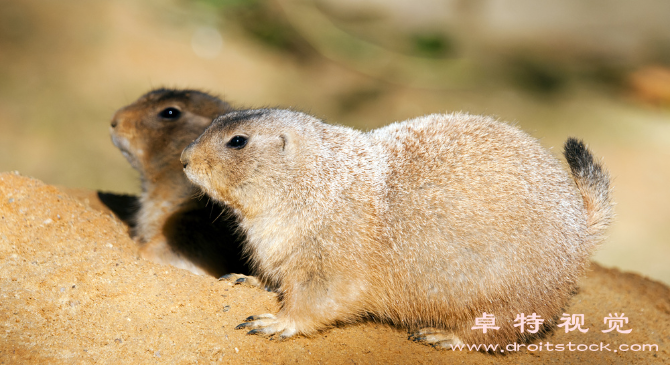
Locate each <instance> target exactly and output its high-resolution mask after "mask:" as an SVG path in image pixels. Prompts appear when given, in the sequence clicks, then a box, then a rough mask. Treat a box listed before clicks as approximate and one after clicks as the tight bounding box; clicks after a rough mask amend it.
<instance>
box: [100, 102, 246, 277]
mask: <svg viewBox="0 0 670 365" xmlns="http://www.w3.org/2000/svg"><path fill="white" fill-rule="evenodd" d="M231 110H233V109H232V107H231V106H230V105H229V104H228V103H226V102H224V101H222V100H220V99H218V98H216V97H214V96H211V95H208V94H206V93H204V92H201V91H196V90H181V89H156V90H152V91H150V92H148V93H146V94H145V95H143V96H141V97H140V98H139V99H138V100H137V101H135V102H133V103H132V104H130V105H128V106H126V107H123V108H121V109H119V110H118V111H117V112H116V113H115V114H114V117H113V118H112V122H111V128H110V132H111V135H112V141H113V142H114V145H115V146H116V147H118V148H119V149H120V150H121V152H122V153H123V155H124V156H125V157H126V159H128V161H129V162H130V164H131V165H132V166H133V167H134V168H135V169H136V170H137V171H139V173H140V176H141V180H142V193H141V196H140V199H139V204H140V206H139V209H138V211H137V213H136V214H135V216H134V217H133V221H134V222H133V223H134V227H133V228H132V230H131V233H132V235H133V236H134V237H135V238H136V239H137V240H138V241H139V243H140V255H141V256H142V257H143V258H145V259H148V260H151V261H154V262H159V263H163V264H169V265H173V266H176V267H179V268H183V269H187V270H190V271H191V272H194V273H196V274H211V275H214V276H221V275H223V274H226V273H230V272H236V273H245V274H247V273H248V271H249V270H248V267H247V266H246V264H245V263H244V261H243V260H242V259H241V257H240V249H239V243H240V242H241V239H240V238H239V235H237V234H236V233H235V229H236V227H235V221H234V219H232V218H231V217H230V214H229V213H228V212H226V211H225V209H224V208H221V207H219V206H216V204H214V203H213V202H209V205H207V203H208V198H207V197H200V198H199V197H198V195H202V194H201V193H200V189H198V188H197V187H196V186H194V185H193V184H191V182H190V181H188V179H187V178H186V176H185V175H184V172H183V171H182V166H181V163H180V162H179V155H180V154H181V151H182V150H183V149H184V147H186V146H187V145H188V144H189V143H190V142H192V141H193V140H194V139H195V138H197V137H198V136H199V135H200V134H201V133H202V132H203V131H204V130H205V129H206V128H207V127H208V126H209V125H210V124H211V122H212V120H213V119H214V118H215V117H216V116H218V115H220V114H225V113H227V112H230V111H231Z"/></svg>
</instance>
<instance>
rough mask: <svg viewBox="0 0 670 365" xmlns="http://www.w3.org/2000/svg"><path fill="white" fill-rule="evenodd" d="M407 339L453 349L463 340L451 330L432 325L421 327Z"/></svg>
mask: <svg viewBox="0 0 670 365" xmlns="http://www.w3.org/2000/svg"><path fill="white" fill-rule="evenodd" d="M409 339H410V340H412V341H416V342H421V343H424V344H427V345H431V346H433V347H436V348H441V349H453V348H454V346H458V345H462V344H463V341H461V339H460V338H458V337H457V336H456V335H455V334H454V333H453V332H451V331H447V330H441V329H437V328H432V327H425V328H422V329H420V330H418V331H416V332H414V333H412V334H411V335H410V336H409Z"/></svg>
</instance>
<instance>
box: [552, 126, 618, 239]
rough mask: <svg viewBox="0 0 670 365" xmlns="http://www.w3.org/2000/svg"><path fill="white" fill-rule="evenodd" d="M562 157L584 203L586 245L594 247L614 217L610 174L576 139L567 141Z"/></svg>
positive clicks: (582, 143)
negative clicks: (587, 241) (586, 228)
mask: <svg viewBox="0 0 670 365" xmlns="http://www.w3.org/2000/svg"><path fill="white" fill-rule="evenodd" d="M563 154H564V156H565V159H566V160H567V161H568V165H570V170H571V171H572V176H573V178H574V179H575V183H576V184H577V188H578V189H579V191H580V192H581V194H582V198H583V199H584V207H585V208H586V214H587V225H588V234H589V236H590V239H589V243H590V246H592V247H595V246H596V245H597V244H598V243H599V242H600V241H601V240H602V239H603V238H604V233H605V230H606V229H607V227H609V225H610V224H611V222H612V218H613V217H614V209H613V204H612V189H611V187H610V177H609V173H608V172H607V170H605V168H604V167H603V166H602V164H601V163H600V162H597V161H595V159H594V158H593V155H592V154H591V151H589V149H588V148H587V147H586V145H585V144H584V142H582V141H580V140H578V139H576V138H568V140H567V141H566V142H565V149H564V151H563Z"/></svg>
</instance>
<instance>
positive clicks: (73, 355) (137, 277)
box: [0, 173, 670, 364]
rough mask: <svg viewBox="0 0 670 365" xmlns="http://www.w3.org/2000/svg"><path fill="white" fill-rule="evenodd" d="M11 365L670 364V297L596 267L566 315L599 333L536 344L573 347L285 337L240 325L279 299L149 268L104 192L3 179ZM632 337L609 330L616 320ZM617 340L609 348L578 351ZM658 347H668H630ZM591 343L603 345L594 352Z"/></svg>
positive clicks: (2, 318) (378, 336) (0, 310)
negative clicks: (458, 347)
mask: <svg viewBox="0 0 670 365" xmlns="http://www.w3.org/2000/svg"><path fill="white" fill-rule="evenodd" d="M0 216H1V219H0V363H2V364H18V363H54V364H55V363H137V364H140V363H141V364H145V363H166V364H173V363H174V364H186V363H189V364H191V363H215V362H216V363H234V364H244V363H256V364H258V363H277V364H283V363H317V364H318V363H326V364H368V363H370V364H372V363H376V364H382V363H388V364H395V363H397V364H423V363H477V364H493V363H502V364H507V363H514V364H525V363H590V364H610V363H612V364H630V363H636V364H647V363H648V364H652V363H653V364H657V363H670V353H669V352H670V289H669V288H668V287H667V286H665V285H663V284H661V283H658V282H654V281H652V280H649V279H646V278H644V277H641V276H639V275H636V274H630V273H623V272H620V271H619V270H617V269H607V268H603V267H601V266H599V265H597V264H592V266H591V270H590V272H589V273H588V275H587V276H586V277H585V278H583V279H582V280H581V282H580V285H579V291H578V294H577V295H576V296H575V297H574V298H573V299H572V300H571V302H570V305H569V307H568V308H566V309H565V312H566V313H570V314H584V316H585V326H584V327H586V328H589V331H588V332H587V333H580V332H577V331H573V332H570V333H564V330H563V329H562V328H558V329H557V330H555V331H554V332H553V333H551V334H549V335H548V336H547V337H546V338H544V339H542V340H539V341H537V344H539V343H540V342H542V343H544V344H545V346H546V343H547V342H549V343H551V344H554V345H555V344H565V345H566V351H562V352H557V351H547V348H546V347H543V348H542V351H527V350H525V349H522V350H521V351H519V352H512V353H510V352H509V351H505V352H504V353H499V354H496V355H491V354H485V353H481V352H476V351H465V350H464V351H444V350H442V351H440V350H436V349H434V348H432V347H429V346H424V345H421V344H417V343H414V342H411V341H408V340H407V332H406V331H405V330H403V329H400V328H393V327H390V326H387V325H382V324H376V323H361V324H357V325H348V326H343V327H339V328H333V329H329V330H326V331H323V332H321V333H319V334H318V335H315V336H313V337H311V338H305V337H298V338H293V339H289V340H285V341H271V340H268V339H266V338H262V337H256V336H248V335H246V334H245V331H241V330H235V329H234V327H235V326H236V325H237V324H238V323H240V322H242V321H243V320H244V318H246V317H247V316H249V315H252V314H260V313H266V312H274V311H276V310H277V304H276V300H275V294H273V293H269V292H266V291H263V290H261V289H258V288H253V287H246V286H242V285H233V284H231V283H229V282H223V281H217V280H216V279H215V278H212V277H202V276H196V275H192V274H191V273H189V272H186V271H183V270H179V269H174V268H171V267H167V266H160V265H156V264H153V263H150V262H146V261H143V260H141V259H140V258H139V257H138V256H137V254H136V247H135V243H134V242H133V241H132V240H131V239H130V238H129V237H128V235H127V227H126V226H125V225H124V223H123V222H122V221H120V220H119V219H117V218H116V217H115V216H114V215H113V214H111V213H110V211H109V210H106V209H105V208H104V206H103V205H101V204H100V202H99V201H97V200H96V195H95V193H94V192H88V195H87V192H86V191H74V194H73V195H71V194H68V193H66V192H65V191H64V190H62V189H59V188H56V187H53V186H49V185H45V184H43V183H42V182H40V181H38V180H35V179H31V178H27V177H23V176H20V175H18V174H15V173H3V174H0ZM622 312H623V313H625V316H626V317H627V318H628V319H629V322H628V323H627V324H626V325H625V327H624V329H632V332H631V333H629V334H621V333H617V332H616V331H612V332H610V333H603V332H601V331H602V330H606V329H607V328H608V326H606V325H605V324H604V323H603V319H604V317H606V316H608V315H609V314H610V313H612V314H614V313H622ZM568 343H572V344H575V345H576V344H587V345H591V344H597V346H595V347H598V348H600V344H601V343H602V344H609V349H610V350H611V351H607V350H603V351H568V350H567V345H568ZM622 344H625V345H628V346H630V348H634V349H635V348H637V347H635V346H634V345H636V344H638V345H644V344H654V345H657V348H658V350H655V349H654V350H652V351H627V352H624V351H618V352H614V350H617V349H618V348H619V346H620V345H622ZM595 347H593V348H595Z"/></svg>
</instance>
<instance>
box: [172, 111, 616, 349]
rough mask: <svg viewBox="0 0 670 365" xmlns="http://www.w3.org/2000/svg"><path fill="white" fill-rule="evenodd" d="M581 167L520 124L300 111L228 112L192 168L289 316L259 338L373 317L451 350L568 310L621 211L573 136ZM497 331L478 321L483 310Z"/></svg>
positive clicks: (208, 134) (266, 322) (502, 340)
mask: <svg viewBox="0 0 670 365" xmlns="http://www.w3.org/2000/svg"><path fill="white" fill-rule="evenodd" d="M565 155H566V157H567V161H568V164H569V165H570V168H571V170H572V173H568V172H567V171H565V170H564V169H563V168H562V166H561V164H560V163H559V161H558V160H557V159H556V158H555V157H553V156H552V155H551V154H550V153H549V152H548V151H547V150H546V149H544V148H543V147H541V146H540V144H539V143H538V142H537V141H536V140H535V139H533V138H532V137H530V136H528V135H527V134H526V133H524V132H522V131H521V130H519V129H518V128H515V127H512V126H510V125H507V124H505V123H500V122H497V121H495V120H493V119H491V118H487V117H482V116H472V115H467V114H434V115H429V116H424V117H420V118H416V119H412V120H408V121H405V122H401V123H395V124H391V125H389V126H386V127H384V128H380V129H377V130H373V131H370V132H367V133H362V132H359V131H355V130H353V129H350V128H346V127H341V126H334V125H328V124H325V123H323V122H321V121H320V120H318V119H316V118H314V117H312V116H309V115H306V114H303V113H299V112H295V111H290V110H276V109H260V110H248V111H235V112H231V113H228V114H226V115H224V116H221V117H218V118H217V119H216V120H215V121H214V122H213V123H212V125H211V126H210V127H209V128H208V129H207V130H206V131H205V132H204V133H203V134H202V135H201V136H200V137H198V139H197V140H196V141H195V142H193V143H192V144H190V145H189V146H188V147H187V148H186V149H185V150H184V152H183V153H182V156H181V161H182V164H183V165H184V171H185V172H186V175H187V176H188V178H189V179H191V181H193V182H194V183H196V184H197V185H199V186H201V187H202V188H203V189H204V191H206V192H207V193H208V194H209V195H210V196H211V197H213V198H214V199H216V200H218V201H220V202H223V203H225V204H227V205H229V206H230V207H232V208H233V210H234V212H235V214H236V215H237V216H238V218H239V221H240V227H241V228H242V230H243V231H244V232H245V233H246V237H247V240H246V244H245V249H246V250H248V252H249V254H250V257H251V260H252V264H253V265H254V267H255V268H256V269H257V272H258V275H259V276H260V279H261V280H262V281H264V282H265V283H267V284H269V285H273V286H275V287H276V288H277V291H278V292H279V294H280V296H279V297H280V301H281V310H280V311H279V313H278V314H277V315H276V316H274V315H271V314H264V315H259V316H252V317H249V318H248V319H247V320H248V321H249V322H247V323H243V324H241V325H240V326H238V327H240V328H249V329H252V330H251V331H250V333H251V334H265V335H273V334H278V335H279V336H280V337H290V336H292V335H294V334H306V335H309V334H311V333H314V332H315V331H318V330H320V329H324V328H327V327H328V326H332V325H334V324H336V323H348V322H354V321H357V320H359V319H361V318H370V317H371V318H375V319H377V320H381V321H384V322H390V323H393V324H396V325H399V326H404V327H406V328H408V329H409V330H412V331H414V330H420V331H419V332H417V335H416V336H415V339H417V340H420V341H426V342H429V343H434V344H435V345H438V346H442V347H447V348H448V347H450V346H452V345H454V344H459V343H463V342H465V343H489V344H494V343H497V344H501V345H506V344H507V343H510V342H513V341H519V340H522V341H523V340H529V339H530V337H529V333H528V332H526V333H523V334H521V333H520V331H519V329H518V328H515V327H513V323H514V320H515V317H516V315H517V314H520V313H524V314H525V315H531V314H532V313H536V314H537V315H539V316H541V318H542V319H544V327H543V331H546V330H548V329H549V328H551V326H552V325H553V324H554V323H555V322H556V320H557V317H558V316H560V315H561V314H562V313H563V312H562V308H563V307H564V306H565V305H566V303H567V300H568V298H569V296H570V295H571V292H572V291H573V289H574V287H575V283H576V281H577V279H578V277H579V276H580V275H581V274H582V273H583V272H584V270H585V266H586V265H587V264H588V257H589V255H590V253H591V252H592V251H593V250H594V248H595V247H596V245H597V244H598V243H599V242H600V241H601V240H602V238H603V231H604V230H605V228H606V227H607V226H608V225H609V224H610V221H611V219H612V216H613V210H612V203H611V200H610V199H611V198H610V195H611V193H610V186H609V177H608V174H607V172H606V171H605V170H604V168H603V167H602V166H601V165H600V164H598V163H596V162H594V160H593V157H592V155H591V154H590V152H589V151H588V150H587V149H586V148H585V146H584V144H583V143H581V142H580V141H577V140H575V139H569V140H568V141H567V143H566V145H565ZM484 312H485V313H487V314H493V315H494V316H495V325H496V326H498V327H499V329H497V330H492V329H489V330H488V331H487V332H486V333H483V331H482V330H476V329H475V330H473V329H472V327H473V326H475V324H476V318H477V317H483V313H484Z"/></svg>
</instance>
